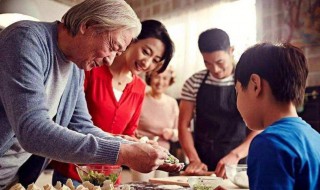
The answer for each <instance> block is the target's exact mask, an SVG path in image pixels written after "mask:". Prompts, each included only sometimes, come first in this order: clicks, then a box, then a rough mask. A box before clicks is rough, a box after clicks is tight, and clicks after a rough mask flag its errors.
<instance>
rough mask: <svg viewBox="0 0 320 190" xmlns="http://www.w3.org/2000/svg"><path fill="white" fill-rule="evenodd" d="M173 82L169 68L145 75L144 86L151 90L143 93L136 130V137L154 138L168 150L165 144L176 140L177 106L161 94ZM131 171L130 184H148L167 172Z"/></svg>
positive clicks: (174, 101)
mask: <svg viewBox="0 0 320 190" xmlns="http://www.w3.org/2000/svg"><path fill="white" fill-rule="evenodd" d="M174 79H175V76H174V71H173V70H172V68H171V67H169V68H168V69H167V70H165V71H164V72H163V73H160V74H159V73H157V72H152V73H147V75H146V83H147V84H148V85H149V86H150V87H151V89H150V90H149V91H148V92H146V94H145V100H144V102H143V106H142V111H141V116H140V121H139V125H138V129H137V136H140V137H142V136H146V137H148V138H149V139H153V140H157V139H158V143H159V145H160V146H162V147H164V148H166V149H167V150H168V151H169V149H170V143H169V141H173V142H175V141H178V129H177V127H178V115H179V107H178V103H177V101H176V100H175V99H174V98H172V97H170V96H168V95H166V94H165V91H166V90H167V89H168V87H169V86H171V85H172V84H173V83H174ZM131 171H132V180H133V181H148V180H149V178H154V177H167V176H168V173H167V172H163V171H153V172H150V173H148V174H143V173H139V172H136V171H134V170H131Z"/></svg>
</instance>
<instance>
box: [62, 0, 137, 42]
mask: <svg viewBox="0 0 320 190" xmlns="http://www.w3.org/2000/svg"><path fill="white" fill-rule="evenodd" d="M62 22H63V23H64V25H65V26H66V28H67V29H68V30H69V32H70V33H71V34H72V35H73V36H75V35H76V34H77V33H78V32H79V29H80V26H81V24H85V25H86V26H87V27H88V26H94V27H95V28H97V29H98V30H99V31H101V32H104V31H114V30H118V29H120V30H128V29H130V30H132V32H133V37H134V38H136V37H137V36H138V34H139V33H140V31H141V22H140V20H139V18H138V17H137V15H136V13H135V12H134V11H133V9H132V8H131V7H130V5H128V4H127V3H126V2H125V1H124V0H85V1H83V2H82V3H80V4H77V5H75V6H73V7H71V8H70V9H69V10H68V11H67V12H66V13H65V14H64V15H63V17H62Z"/></svg>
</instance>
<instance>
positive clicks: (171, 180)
mask: <svg viewBox="0 0 320 190" xmlns="http://www.w3.org/2000/svg"><path fill="white" fill-rule="evenodd" d="M188 177H190V176H172V177H166V178H151V179H150V180H149V182H150V183H151V184H153V185H179V186H182V187H183V188H184V189H191V188H190V187H189V184H188V182H187V180H188ZM197 177H200V176H197ZM221 186H222V187H223V188H225V189H227V190H233V189H237V190H240V189H242V190H248V189H243V188H240V187H238V186H236V185H234V184H233V183H232V182H231V181H230V180H228V179H225V180H222V183H221Z"/></svg>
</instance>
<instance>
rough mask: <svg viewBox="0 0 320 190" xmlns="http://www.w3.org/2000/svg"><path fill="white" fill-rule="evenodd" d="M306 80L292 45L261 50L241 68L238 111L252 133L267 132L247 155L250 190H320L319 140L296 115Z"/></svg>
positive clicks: (237, 73) (244, 56)
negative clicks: (254, 131) (257, 131)
mask: <svg viewBox="0 0 320 190" xmlns="http://www.w3.org/2000/svg"><path fill="white" fill-rule="evenodd" d="M307 75H308V68H307V63H306V58H305V56H304V55H303V53H302V51H301V50H300V49H298V48H296V47H294V46H292V45H290V44H279V45H274V44H269V43H262V44H257V45H255V46H253V47H251V48H249V49H248V50H246V51H245V52H244V53H243V54H242V56H241V58H240V60H239V62H238V64H237V67H236V71H235V81H236V91H237V107H238V109H239V111H240V113H241V115H242V117H243V119H244V121H245V122H246V124H247V126H248V127H249V128H250V129H252V130H263V129H264V131H263V132H262V133H260V134H259V135H257V136H256V137H255V138H254V139H253V140H252V142H251V145H250V149H249V154H248V176H249V184H250V190H255V189H258V190H263V189H268V190H269V189H277V190H279V189H286V190H287V189H320V174H319V170H320V135H319V133H318V132H316V131H315V130H314V129H312V128H311V126H310V125H309V124H307V123H306V122H305V121H303V120H302V119H301V118H299V117H298V115H297V111H296V107H297V106H298V105H300V104H301V103H302V102H303V98H304V90H305V86H306V79H307Z"/></svg>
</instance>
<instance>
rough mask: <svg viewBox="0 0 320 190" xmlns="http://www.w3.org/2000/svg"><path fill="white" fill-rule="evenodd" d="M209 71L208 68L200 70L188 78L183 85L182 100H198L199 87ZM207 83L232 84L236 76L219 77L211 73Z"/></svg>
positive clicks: (217, 84)
mask: <svg viewBox="0 0 320 190" xmlns="http://www.w3.org/2000/svg"><path fill="white" fill-rule="evenodd" d="M207 71H208V70H207V69H205V70H202V71H199V72H197V73H195V74H193V75H192V76H191V77H190V78H188V79H187V80H186V82H185V83H184V85H183V87H182V92H181V99H182V100H188V101H192V102H196V98H197V94H198V90H199V87H200V85H201V83H202V81H203V79H204V77H205V76H206V74H207ZM205 83H206V84H209V85H216V86H231V85H234V77H233V74H232V75H230V76H228V77H226V78H223V79H217V78H215V77H213V76H212V74H211V73H209V75H208V77H207V79H206V81H205Z"/></svg>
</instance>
